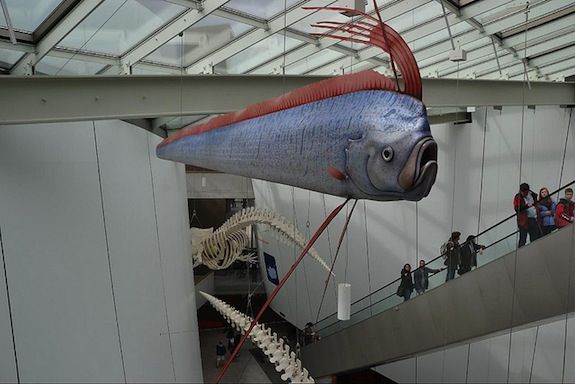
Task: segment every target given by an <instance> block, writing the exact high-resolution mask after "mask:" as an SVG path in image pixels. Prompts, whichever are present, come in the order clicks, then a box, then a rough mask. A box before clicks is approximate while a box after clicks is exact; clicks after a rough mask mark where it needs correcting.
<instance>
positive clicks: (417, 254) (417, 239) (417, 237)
mask: <svg viewBox="0 0 575 384" xmlns="http://www.w3.org/2000/svg"><path fill="white" fill-rule="evenodd" d="M418 265H419V205H418V204H417V201H416V202H415V268H418Z"/></svg>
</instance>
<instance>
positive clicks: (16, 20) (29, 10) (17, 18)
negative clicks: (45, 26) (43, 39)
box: [0, 0, 61, 32]
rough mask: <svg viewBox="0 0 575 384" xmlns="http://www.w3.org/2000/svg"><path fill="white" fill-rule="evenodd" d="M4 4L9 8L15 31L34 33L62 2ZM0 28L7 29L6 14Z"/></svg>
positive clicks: (14, 0)
mask: <svg viewBox="0 0 575 384" xmlns="http://www.w3.org/2000/svg"><path fill="white" fill-rule="evenodd" d="M4 2H5V4H6V6H7V7H8V12H9V14H10V20H11V21H12V26H13V27H14V29H16V30H18V31H22V32H34V31H35V30H36V28H38V27H39V26H40V24H42V22H43V21H44V20H45V19H46V18H47V17H48V16H49V15H50V14H51V13H52V12H53V11H54V10H55V9H56V7H57V6H58V5H60V2H61V0H41V1H38V0H4ZM0 13H2V12H1V11H0ZM0 27H7V25H6V19H5V18H4V14H2V16H1V17H0Z"/></svg>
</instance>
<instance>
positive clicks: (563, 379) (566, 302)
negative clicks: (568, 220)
mask: <svg viewBox="0 0 575 384" xmlns="http://www.w3.org/2000/svg"><path fill="white" fill-rule="evenodd" d="M573 247H575V238H572V239H571V252H573ZM572 264H573V257H569V267H568V268H569V269H568V271H569V277H568V278H567V298H566V300H565V333H564V335H565V339H564V340H563V369H562V370H561V382H562V383H564V382H565V368H566V367H567V360H566V359H567V331H568V328H569V327H568V323H569V302H570V300H571V282H572V280H571V277H572V268H573V265H572Z"/></svg>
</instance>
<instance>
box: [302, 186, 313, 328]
mask: <svg viewBox="0 0 575 384" xmlns="http://www.w3.org/2000/svg"><path fill="white" fill-rule="evenodd" d="M310 206H311V191H310V190H309V189H308V191H307V221H306V222H305V238H306V239H309V238H310V236H311V234H310V228H309V227H310V222H309V217H310ZM303 277H304V279H305V288H306V292H307V302H308V306H309V319H310V320H311V319H312V318H313V308H312V305H311V293H310V289H309V282H308V279H307V268H306V264H305V261H304V262H303Z"/></svg>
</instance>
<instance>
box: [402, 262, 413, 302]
mask: <svg viewBox="0 0 575 384" xmlns="http://www.w3.org/2000/svg"><path fill="white" fill-rule="evenodd" d="M399 287H400V292H401V293H403V294H402V295H400V296H402V297H403V301H407V300H409V298H410V297H411V292H413V278H412V277H411V265H409V264H405V265H404V266H403V269H402V270H401V283H400V284H399Z"/></svg>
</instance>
